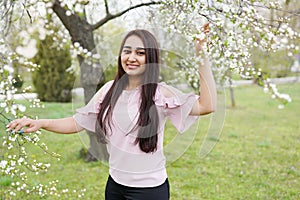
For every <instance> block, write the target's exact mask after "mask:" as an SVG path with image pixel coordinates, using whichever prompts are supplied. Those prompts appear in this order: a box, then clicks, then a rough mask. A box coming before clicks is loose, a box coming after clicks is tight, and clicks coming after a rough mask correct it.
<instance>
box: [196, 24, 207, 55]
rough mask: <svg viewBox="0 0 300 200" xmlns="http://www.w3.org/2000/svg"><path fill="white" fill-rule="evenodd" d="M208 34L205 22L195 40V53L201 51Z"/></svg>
mask: <svg viewBox="0 0 300 200" xmlns="http://www.w3.org/2000/svg"><path fill="white" fill-rule="evenodd" d="M208 33H209V22H206V23H205V24H204V25H203V26H202V28H201V34H200V36H199V37H197V38H196V42H195V43H196V44H195V45H196V52H197V53H199V51H201V50H202V49H203V45H204V44H205V43H206V37H207V35H208Z"/></svg>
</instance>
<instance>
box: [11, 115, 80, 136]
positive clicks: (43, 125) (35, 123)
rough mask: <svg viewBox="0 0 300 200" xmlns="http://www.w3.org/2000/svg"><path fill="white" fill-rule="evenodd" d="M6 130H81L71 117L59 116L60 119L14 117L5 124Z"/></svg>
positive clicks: (57, 131)
mask: <svg viewBox="0 0 300 200" xmlns="http://www.w3.org/2000/svg"><path fill="white" fill-rule="evenodd" d="M7 128H8V131H10V130H13V131H15V132H18V131H20V130H22V132H24V133H31V132H35V131H37V130H39V129H45V130H47V131H51V132H55V133H61V134H71V133H77V132H80V131H82V130H83V128H82V127H81V126H79V125H78V124H77V123H76V122H75V120H74V118H73V117H67V118H61V119H38V120H33V119H30V118H21V119H15V120H13V121H12V122H10V123H9V124H8V125H7Z"/></svg>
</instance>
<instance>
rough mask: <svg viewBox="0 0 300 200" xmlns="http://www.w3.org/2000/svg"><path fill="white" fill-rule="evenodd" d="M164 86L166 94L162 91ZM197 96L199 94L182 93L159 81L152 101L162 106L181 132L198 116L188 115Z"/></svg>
mask: <svg viewBox="0 0 300 200" xmlns="http://www.w3.org/2000/svg"><path fill="white" fill-rule="evenodd" d="M162 87H163V88H162ZM164 88H165V89H167V90H168V92H167V93H168V95H167V96H165V95H164V94H163V92H162V90H163V89H164ZM198 98H199V96H198V95H195V94H194V93H182V92H181V91H179V90H177V89H175V88H174V87H171V86H167V85H166V84H165V83H160V84H159V85H158V90H157V92H156V95H155V100H154V101H155V104H156V105H157V106H161V107H163V108H164V112H165V114H166V115H167V117H169V119H170V120H171V122H172V124H173V125H174V126H175V127H176V129H177V130H178V131H179V132H180V133H183V132H184V131H186V130H188V128H189V127H190V126H191V125H192V124H194V123H195V121H196V120H197V119H198V118H199V116H191V115H189V114H190V112H191V110H192V108H193V105H194V104H195V102H196V101H197V100H198Z"/></svg>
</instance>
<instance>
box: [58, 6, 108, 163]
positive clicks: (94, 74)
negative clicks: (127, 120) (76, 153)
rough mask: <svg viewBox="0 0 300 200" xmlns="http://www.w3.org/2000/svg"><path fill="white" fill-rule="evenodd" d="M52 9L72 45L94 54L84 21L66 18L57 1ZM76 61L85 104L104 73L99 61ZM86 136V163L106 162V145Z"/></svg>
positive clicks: (91, 39)
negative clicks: (87, 142) (88, 142)
mask: <svg viewBox="0 0 300 200" xmlns="http://www.w3.org/2000/svg"><path fill="white" fill-rule="evenodd" d="M52 8H53V11H54V12H55V13H56V15H57V16H58V17H59V18H60V20H61V21H62V23H63V24H64V26H65V27H66V29H67V30H68V31H69V34H70V36H71V40H72V43H75V42H78V43H79V44H80V46H82V47H83V48H84V49H87V50H88V51H89V52H91V53H92V54H95V53H96V49H95V41H94V34H93V29H92V26H91V25H90V24H89V23H88V22H87V21H86V19H85V18H84V17H83V18H81V17H79V16H78V15H75V14H72V15H70V16H67V15H66V10H65V9H64V8H62V7H61V5H60V4H59V2H58V1H55V2H54V4H53V7H52ZM78 61H79V64H80V75H81V76H80V81H81V86H82V87H83V89H84V100H85V104H86V103H87V102H89V101H90V99H91V98H92V97H93V95H94V94H95V93H96V91H97V88H98V85H99V84H101V85H103V84H104V73H103V69H102V67H101V65H100V62H99V61H93V63H89V62H86V60H85V58H84V57H82V56H81V55H78ZM87 134H88V136H89V139H90V147H89V149H88V153H87V156H86V161H95V160H107V158H108V153H107V149H106V145H105V144H100V143H98V142H97V140H96V137H95V134H94V133H92V132H88V131H87Z"/></svg>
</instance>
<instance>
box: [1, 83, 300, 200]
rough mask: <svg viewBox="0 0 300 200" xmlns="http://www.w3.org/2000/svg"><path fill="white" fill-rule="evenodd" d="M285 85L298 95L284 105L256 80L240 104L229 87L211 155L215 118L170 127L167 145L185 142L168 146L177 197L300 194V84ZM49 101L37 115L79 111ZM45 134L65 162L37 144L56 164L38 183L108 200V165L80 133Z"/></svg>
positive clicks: (241, 90) (242, 91)
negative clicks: (207, 144) (88, 157)
mask: <svg viewBox="0 0 300 200" xmlns="http://www.w3.org/2000/svg"><path fill="white" fill-rule="evenodd" d="M278 87H279V90H280V91H284V92H285V93H288V94H290V95H291V97H292V99H293V102H292V103H290V104H288V105H287V106H286V107H285V108H284V109H277V105H278V102H277V101H276V100H272V99H271V98H270V97H269V95H267V94H264V93H263V91H262V89H261V88H259V87H255V86H247V87H238V88H236V89H235V95H236V100H237V107H236V108H235V109H231V108H230V107H229V105H230V102H229V93H227V92H226V95H227V97H226V100H227V102H226V104H227V105H228V106H227V109H226V116H225V123H224V127H223V129H222V133H221V136H220V138H215V137H212V138H210V139H209V141H212V142H214V143H216V146H215V147H214V149H213V150H212V151H211V152H210V154H209V155H207V156H206V157H204V158H200V157H199V152H200V149H201V145H202V142H203V141H204V139H205V137H206V134H207V130H208V127H209V124H210V116H205V117H201V119H200V120H199V123H198V129H193V131H189V132H187V133H184V134H183V135H181V136H179V137H178V138H177V140H176V138H175V137H174V136H175V135H176V132H175V129H174V128H173V127H170V126H168V128H167V131H166V139H165V143H166V144H173V143H176V142H178V141H181V142H182V143H184V145H182V147H181V148H179V147H178V148H174V149H170V148H168V150H167V156H168V157H170V158H171V159H173V160H172V161H170V162H168V165H167V171H168V175H169V180H170V184H171V199H173V200H184V199H186V200H198V199H286V200H290V199H295V200H296V199H300V192H299V188H300V123H299V111H300V110H299V108H300V85H299V84H292V85H282V86H278ZM45 105H46V109H41V110H39V109H36V110H35V111H34V112H33V114H37V115H39V116H40V117H41V118H43V117H49V118H57V117H64V116H69V115H71V114H72V113H73V109H72V105H71V104H57V103H47V104H45ZM194 130H197V133H196V134H194V133H195V132H194ZM42 140H43V141H45V143H46V144H47V145H48V147H49V149H50V150H51V151H54V152H57V153H59V154H61V155H62V158H61V161H59V162H58V161H56V160H55V159H52V158H48V157H46V156H45V155H44V154H43V153H41V151H39V150H37V148H34V147H33V148H32V154H31V155H32V156H33V157H34V158H35V159H37V160H48V161H49V162H50V163H51V168H50V170H49V172H48V173H46V174H43V175H40V176H35V175H33V179H32V180H34V182H36V183H37V182H43V183H46V182H47V181H50V180H56V179H58V180H59V183H58V188H69V189H81V188H86V189H87V192H86V194H85V198H84V199H104V196H103V194H104V188H105V183H106V179H107V176H108V168H107V166H106V165H104V164H101V163H98V162H93V163H86V162H84V160H83V159H81V158H80V156H79V151H80V149H81V148H82V147H84V145H83V144H82V143H81V138H80V137H79V135H78V134H74V135H59V134H54V133H50V132H44V134H43V135H42ZM191 141H192V143H191ZM190 143H191V144H190ZM170 146H171V145H170ZM187 147H188V148H187ZM178 149H180V150H178ZM178 151H179V152H178ZM174 155H175V157H172V156H174ZM10 181H11V179H10V178H8V177H1V178H0V184H1V189H0V195H1V194H2V193H3V192H4V191H5V189H6V188H7V185H8V184H9V183H10ZM20 199H38V197H37V196H24V197H22V198H20ZM45 199H53V198H50V197H49V198H45Z"/></svg>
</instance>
